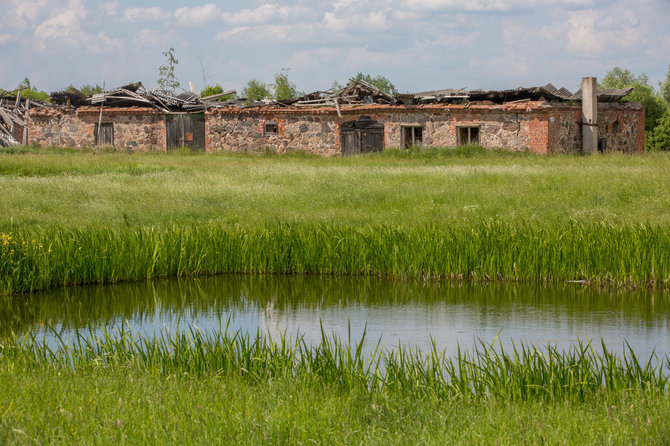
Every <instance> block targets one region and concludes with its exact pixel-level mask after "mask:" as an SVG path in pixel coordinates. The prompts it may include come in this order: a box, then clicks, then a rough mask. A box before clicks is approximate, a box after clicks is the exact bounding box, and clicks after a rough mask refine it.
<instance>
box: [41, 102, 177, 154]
mask: <svg viewBox="0 0 670 446" xmlns="http://www.w3.org/2000/svg"><path fill="white" fill-rule="evenodd" d="M99 120H100V108H98V107H81V108H78V109H76V111H75V110H74V109H61V108H44V109H38V110H31V111H30V123H29V125H28V128H29V131H28V143H29V144H36V145H39V146H60V147H72V148H74V149H82V148H86V147H92V146H95V143H96V142H95V128H96V126H97V125H98V122H99ZM102 122H103V123H110V122H111V123H113V124H114V148H116V149H117V150H127V151H141V152H157V151H158V152H160V151H165V117H164V116H163V114H162V113H158V112H156V111H154V110H153V109H150V108H141V107H129V108H113V109H110V108H107V109H104V110H103V114H102Z"/></svg>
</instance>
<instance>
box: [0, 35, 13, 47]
mask: <svg viewBox="0 0 670 446" xmlns="http://www.w3.org/2000/svg"><path fill="white" fill-rule="evenodd" d="M11 40H12V35H11V34H0V45H4V44H5V43H8V42H9V41H11Z"/></svg>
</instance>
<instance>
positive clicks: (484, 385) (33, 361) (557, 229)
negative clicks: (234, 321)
mask: <svg viewBox="0 0 670 446" xmlns="http://www.w3.org/2000/svg"><path fill="white" fill-rule="evenodd" d="M668 171H670V155H666V154H648V155H644V156H623V155H616V154H613V155H604V156H602V155H596V156H592V157H568V156H555V157H553V156H552V157H542V156H534V155H532V154H524V153H521V154H509V153H500V152H496V151H483V149H481V148H477V147H468V148H464V149H458V150H418V149H412V150H409V151H393V150H391V151H387V152H385V153H382V154H379V155H372V156H365V157H358V158H347V159H344V158H343V159H322V158H316V157H311V156H306V155H300V154H291V155H288V156H276V155H239V154H237V155H236V154H191V153H188V152H178V153H171V154H121V153H105V152H84V153H81V152H74V151H71V150H36V149H32V148H18V149H8V150H4V152H0V190H2V200H0V294H2V293H14V292H21V291H35V290H40V289H45V288H52V287H59V286H69V285H73V284H80V283H103V282H117V281H123V280H141V279H145V278H151V277H165V276H175V275H197V274H217V273H226V272H243V273H290V274H294V273H299V274H328V275H349V274H357V275H390V276H393V277H398V278H403V277H419V278H421V277H423V278H425V279H430V280H432V279H438V280H456V281H461V280H463V281H467V280H481V281H517V280H522V281H531V282H556V281H565V280H568V279H583V280H587V281H588V280H591V281H592V282H593V283H599V284H610V285H611V284H614V285H626V286H639V285H654V286H667V285H668V283H669V281H670V176H669V175H668V174H667V172H668ZM20 297H21V296H18V298H20ZM0 298H4V297H0ZM7 302H9V300H8V301H7ZM3 312H4V314H11V308H5V307H3ZM166 336H167V337H163V338H159V339H144V340H142V339H132V338H127V337H125V336H123V335H120V336H109V337H105V336H103V337H98V338H95V337H94V336H93V337H86V338H80V339H79V342H78V343H77V344H75V345H69V344H61V345H60V346H59V348H51V349H50V348H47V347H46V346H44V345H41V344H40V343H39V342H38V341H36V340H35V339H31V338H19V337H16V336H13V335H5V336H3V338H2V339H1V340H0V443H1V444H12V443H17V444H41V443H48V444H72V443H81V444H92V443H93V444H108V443H112V442H114V443H119V444H165V443H181V442H183V441H184V440H185V439H188V441H189V442H192V443H200V444H210V443H216V442H220V443H221V442H222V443H235V444H237V443H239V444H266V443H270V444H314V443H316V444H417V443H423V444H445V443H456V444H525V443H531V444H534V443H569V444H585V443H586V444H631V443H640V444H666V443H667V442H668V441H670V428H669V427H668V423H667V420H668V419H669V418H670V398H669V397H668V368H669V367H670V363H669V362H668V359H667V358H665V359H661V360H660V362H657V363H654V362H650V363H647V362H646V361H647V359H648V358H636V357H635V355H634V352H629V354H628V356H625V357H623V358H615V357H613V356H611V355H609V354H607V353H604V354H598V353H594V352H593V351H592V350H590V349H588V348H586V346H575V348H574V349H573V350H572V351H568V352H559V351H556V350H551V349H547V348H545V349H544V350H540V351H537V350H535V349H533V348H531V347H527V348H521V347H519V348H518V349H517V350H516V351H508V352H505V353H503V352H500V354H498V353H496V352H495V351H492V350H491V349H489V348H488V347H486V346H481V347H480V349H479V350H478V351H475V352H470V353H468V354H465V353H463V354H462V355H461V356H458V357H456V358H444V357H442V356H440V354H439V353H438V352H436V351H432V352H425V353H426V354H427V356H417V354H415V352H412V351H410V350H403V349H399V350H394V351H384V352H378V355H377V356H373V357H372V358H371V359H370V360H367V359H364V358H362V356H361V353H360V350H359V349H358V346H359V344H357V343H356V342H354V343H353V344H352V343H348V342H340V341H339V340H336V339H328V338H326V340H325V342H324V343H323V344H321V345H320V346H317V347H315V348H307V347H306V346H304V345H301V344H300V342H299V341H291V342H283V341H281V340H278V342H277V344H274V343H271V342H270V341H269V340H267V339H264V338H256V339H249V338H239V337H237V338H235V337H230V336H227V335H225V334H221V333H218V334H213V335H211V336H214V337H213V338H209V337H206V336H204V335H201V334H200V333H199V332H198V331H197V330H192V331H191V332H190V333H186V334H183V335H180V336H176V335H175V336H173V337H170V336H169V335H166ZM207 336H209V335H207ZM661 366H662V368H659V367H661Z"/></svg>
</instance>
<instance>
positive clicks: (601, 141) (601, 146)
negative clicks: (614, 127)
mask: <svg viewBox="0 0 670 446" xmlns="http://www.w3.org/2000/svg"><path fill="white" fill-rule="evenodd" d="M606 150H607V139H606V138H598V152H601V153H602V152H604V151H606Z"/></svg>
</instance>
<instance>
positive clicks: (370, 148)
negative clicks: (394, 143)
mask: <svg viewBox="0 0 670 446" xmlns="http://www.w3.org/2000/svg"><path fill="white" fill-rule="evenodd" d="M359 131H360V132H361V153H370V152H381V151H382V150H384V128H383V127H382V128H375V127H370V128H367V129H360V130H359Z"/></svg>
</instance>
